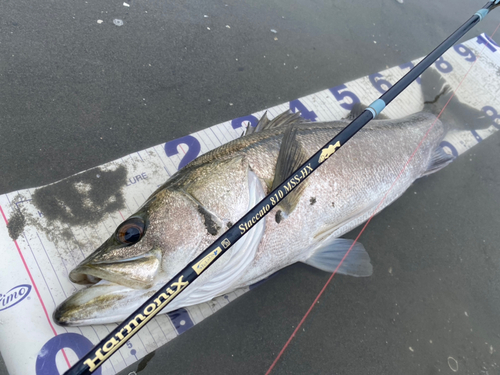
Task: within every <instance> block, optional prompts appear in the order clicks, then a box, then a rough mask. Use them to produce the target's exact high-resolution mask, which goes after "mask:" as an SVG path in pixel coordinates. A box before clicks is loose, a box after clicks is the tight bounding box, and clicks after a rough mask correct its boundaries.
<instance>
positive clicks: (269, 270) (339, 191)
mask: <svg viewBox="0 0 500 375" xmlns="http://www.w3.org/2000/svg"><path fill="white" fill-rule="evenodd" d="M362 109H363V108H362V107H361V106H359V105H357V106H355V108H354V110H353V113H352V116H355V115H356V114H357V113H359V111H361V110H362ZM474 111H475V110H474ZM476 112H477V111H476ZM348 123H349V120H348V119H346V120H341V121H333V122H323V123H315V122H307V121H306V120H304V119H302V118H301V117H300V115H299V114H293V113H290V112H287V113H284V114H282V115H280V116H278V117H276V118H274V119H273V120H271V121H269V120H268V119H267V117H266V115H264V116H263V118H262V119H261V120H260V122H259V124H258V125H257V127H256V128H251V129H249V130H248V131H247V134H246V135H245V136H243V137H241V138H239V139H236V140H234V141H232V142H229V143H227V144H225V145H223V146H221V147H219V148H217V149H215V150H212V151H210V152H208V153H206V154H204V155H202V156H200V157H199V158H197V159H196V160H194V161H193V162H191V163H190V164H188V165H187V166H186V167H184V168H183V169H181V170H180V171H178V172H177V173H176V174H175V175H173V176H172V177H171V178H170V179H169V180H168V181H167V182H166V183H165V184H164V185H163V186H161V187H160V188H159V189H158V190H157V191H156V192H154V193H153V194H152V195H151V197H149V198H148V200H147V201H146V202H145V203H144V205H143V206H142V207H141V208H140V209H139V210H138V211H137V212H136V213H135V214H133V215H132V216H131V217H129V218H128V219H127V220H125V221H124V222H123V223H122V224H120V225H119V226H118V228H117V229H116V231H115V233H113V234H112V236H111V237H110V238H109V239H108V240H107V241H106V242H105V243H104V244H102V246H100V247H99V248H98V249H97V250H96V251H95V252H94V253H92V254H91V255H90V256H88V257H87V258H86V259H85V260H84V261H82V263H80V264H79V265H78V266H77V267H76V268H75V269H74V270H72V271H71V273H70V278H71V280H72V281H73V282H75V283H80V284H93V285H91V286H89V287H87V288H85V289H81V290H80V291H78V292H76V293H75V294H74V295H72V296H71V297H69V298H68V299H67V300H66V301H64V302H63V303H62V304H61V305H60V306H58V307H57V309H56V310H55V312H54V314H53V317H54V320H55V322H56V323H57V324H59V325H63V326H64V325H70V326H78V325H89V324H104V323H112V322H120V321H122V320H124V319H125V318H126V317H127V316H128V315H130V314H131V313H132V312H133V311H134V310H135V309H137V308H138V307H139V306H140V305H141V304H142V303H143V302H144V301H146V299H148V298H149V297H151V296H152V295H153V294H154V292H156V291H157V290H158V289H159V288H160V287H162V286H163V285H164V284H165V283H167V282H168V281H169V280H170V279H171V278H172V277H173V276H174V275H176V274H177V273H178V272H179V271H180V270H182V269H183V268H184V267H185V266H186V265H187V264H188V263H189V262H190V261H191V260H193V259H194V258H195V257H196V256H197V255H199V254H200V253H201V252H202V251H203V250H205V248H207V247H208V246H209V245H210V244H211V243H212V242H213V241H214V240H215V239H217V238H218V237H219V236H221V235H222V234H223V233H224V232H225V231H226V230H227V229H228V228H229V227H231V226H232V225H233V223H236V222H237V221H238V220H239V219H240V218H241V217H242V216H243V215H244V214H245V213H246V212H248V211H249V210H250V209H251V208H252V207H253V206H254V205H255V204H256V203H257V202H259V201H260V200H261V199H262V198H264V197H265V196H266V195H267V194H268V193H269V192H270V191H271V190H272V189H273V187H275V186H277V185H278V184H280V183H281V182H282V181H284V179H285V178H286V177H288V175H290V174H291V173H292V172H293V171H294V170H295V169H296V168H297V167H298V166H300V165H301V164H302V163H303V162H304V161H305V160H307V159H308V158H309V157H310V156H311V155H312V154H313V153H315V152H316V151H317V150H319V149H321V148H322V147H323V146H324V145H325V144H326V143H327V142H328V141H330V140H331V139H332V138H333V137H334V136H335V135H336V134H337V133H338V132H339V131H341V130H342V129H343V128H344V127H345V126H346V125H347V124H348ZM433 123H434V126H433V127H432V128H431V125H432V124H433ZM430 128H431V130H430V131H429V129H430ZM428 131H429V132H428ZM427 132H428V134H427V136H426V137H425V139H424V140H423V141H422V143H421V144H420V147H419V148H418V149H417V146H418V145H419V143H420V142H421V140H422V138H423V137H424V135H425V134H426V133H427ZM445 132H446V129H445V125H443V123H442V122H441V121H440V120H437V119H436V117H435V115H433V114H432V113H428V112H419V113H415V114H412V115H410V116H408V117H405V118H402V119H397V120H391V119H380V120H373V121H371V122H370V123H369V124H367V125H366V126H365V127H364V128H363V129H362V130H361V131H360V132H359V133H358V134H356V135H355V136H354V137H353V138H352V139H351V140H350V141H349V142H347V143H346V144H345V145H344V146H343V147H342V148H341V149H339V150H337V151H336V152H335V155H333V156H331V157H329V158H328V159H327V160H325V162H324V163H323V164H322V166H321V167H320V168H318V169H317V170H316V171H315V172H314V173H312V174H311V175H310V176H309V177H308V179H307V180H306V181H305V182H304V183H302V184H301V185H300V186H299V187H298V188H297V189H295V190H294V191H293V192H292V193H290V194H289V195H288V196H287V197H286V198H285V199H284V200H283V201H282V202H280V204H279V205H277V206H276V207H275V208H273V209H272V210H271V211H270V212H269V214H268V215H267V216H266V217H265V219H263V220H260V221H259V222H258V223H257V224H256V225H254V226H253V227H252V228H251V229H248V230H247V229H245V228H244V227H243V228H240V229H241V230H244V231H245V232H246V234H245V236H243V238H241V239H240V240H239V241H238V242H237V243H236V244H234V245H233V246H232V247H231V248H230V249H229V250H228V251H227V253H225V254H224V255H223V256H222V257H221V258H220V259H219V260H217V261H216V262H214V264H213V265H212V266H211V267H210V268H209V269H208V270H207V271H206V272H205V273H204V274H202V275H201V276H200V277H199V278H198V279H197V280H196V281H194V282H193V283H192V284H191V285H189V286H188V287H187V288H186V289H185V290H184V291H183V292H182V293H181V294H180V295H179V296H177V298H176V299H175V300H173V301H172V302H171V303H170V304H169V305H168V306H167V307H166V308H165V309H164V310H163V311H162V313H165V312H168V311H172V310H175V309H178V308H180V307H184V306H190V305H194V304H198V303H201V302H206V301H209V300H211V299H213V298H214V297H216V296H218V295H222V294H224V293H228V292H230V291H232V290H234V289H236V288H239V287H243V286H247V285H251V284H253V283H256V282H258V281H260V280H262V279H264V278H266V277H268V276H269V275H271V274H273V273H274V272H276V271H278V270H279V269H281V268H283V267H286V266H288V265H290V264H293V263H295V262H304V263H307V264H309V265H311V266H314V267H317V268H319V269H321V270H324V271H328V272H332V271H333V270H335V269H336V268H337V266H338V264H339V262H340V260H341V259H342V258H343V256H344V254H345V252H346V251H347V249H348V248H349V247H350V246H351V244H352V240H347V239H342V238H340V237H341V236H342V235H343V234H345V233H347V232H348V231H350V230H352V229H353V228H355V227H357V226H358V225H360V224H361V223H363V222H364V221H366V220H367V219H368V218H369V217H370V216H372V215H373V214H375V213H377V212H379V211H380V210H382V209H383V208H384V207H386V206H387V205H389V204H390V203H392V202H393V201H394V200H396V199H397V198H398V197H400V196H401V195H402V194H403V193H404V192H405V190H406V189H408V187H409V186H410V185H411V184H412V183H413V182H414V181H415V180H416V179H418V178H420V177H422V176H425V175H427V174H430V173H433V172H435V171H438V170H439V169H441V168H443V167H444V166H446V165H447V164H448V163H450V162H451V161H452V160H453V158H452V157H451V156H450V155H448V154H446V153H445V152H444V151H443V150H442V149H441V148H440V147H439V144H440V142H441V140H442V139H443V137H444V135H445ZM415 149H417V150H416V151H415ZM414 151H415V153H414ZM413 153H414V155H413V158H412V159H411V161H410V162H409V164H408V165H407V166H406V168H405V170H404V171H403V172H402V173H401V170H402V168H403V166H404V165H405V163H406V162H407V161H408V159H410V156H412V154H413ZM400 173H401V174H400ZM398 176H399V178H398V179H397V181H396V183H395V184H394V185H393V183H394V181H395V180H396V178H397V177H398ZM391 186H392V189H390V188H391ZM388 191H389V193H388V194H387V196H386V198H385V200H384V201H383V203H382V204H381V205H379V203H380V202H381V200H382V198H383V197H384V196H385V195H386V193H387V192H388ZM337 272H338V273H341V274H345V275H352V276H369V275H371V274H372V265H371V263H370V258H369V256H368V254H367V252H366V251H365V249H364V247H363V245H362V244H360V243H356V244H355V246H354V247H353V249H352V251H351V253H350V254H349V256H348V257H347V258H346V259H345V261H344V262H343V263H342V265H341V267H340V268H339V270H338V271H337Z"/></svg>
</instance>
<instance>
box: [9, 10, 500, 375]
mask: <svg viewBox="0 0 500 375" xmlns="http://www.w3.org/2000/svg"><path fill="white" fill-rule="evenodd" d="M483 3H484V1H483V2H481V1H462V0H460V1H457V0H454V1H452V0H442V1H440V2H435V1H428V0H420V1H410V0H404V3H403V4H400V3H399V2H397V1H396V0H375V1H370V2H361V1H335V2H332V1H330V2H328V1H310V2H306V1H302V0H293V1H281V0H276V1H271V2H269V1H260V0H257V1H252V2H245V3H243V2H241V3H240V2H234V1H230V0H228V1H226V2H224V1H223V2H217V1H206V0H205V1H199V0H196V1H192V2H181V1H177V0H175V1H170V2H166V1H161V0H149V1H138V0H132V1H131V2H129V4H130V7H125V6H123V1H122V0H120V1H118V0H115V1H110V0H100V1H96V0H87V1H83V0H82V1H78V2H67V1H61V0H54V1H44V2H29V1H26V0H16V1H14V0H4V1H2V2H0V30H1V32H0V56H1V59H0V113H1V117H0V161H1V162H0V194H2V193H8V192H11V191H14V190H18V189H22V188H29V187H35V186H40V185H43V184H47V183H50V182H54V181H57V180H59V179H61V178H64V177H67V176H70V175H72V174H74V173H77V172H80V171H82V170H85V169H88V168H91V167H94V166H97V165H99V164H102V163H105V162H108V161H111V160H114V159H116V158H119V157H121V156H123V155H127V154H129V153H131V152H134V151H137V150H141V149H144V148H147V147H150V146H153V145H156V144H159V143H161V142H166V141H169V140H172V139H175V138H178V137H180V136H183V135H186V134H189V133H192V132H194V131H197V130H200V129H203V128H206V127H208V126H211V125H213V124H217V123H220V122H222V121H226V120H229V119H232V118H236V117H240V116H244V115H247V114H250V113H252V112H255V111H257V110H260V109H263V108H267V107H270V106H273V105H276V104H279V103H283V102H286V101H288V100H292V99H295V98H298V97H301V96H304V95H307V94H310V93H314V92H316V91H319V90H322V89H325V88H328V87H334V86H336V85H339V84H342V83H344V82H347V81H349V80H352V79H355V78H358V77H361V76H365V75H368V74H371V73H375V72H378V71H380V70H382V69H385V68H386V66H389V67H391V66H395V65H400V64H402V63H406V62H408V61H410V60H412V59H414V58H417V57H420V56H423V55H425V54H427V53H428V52H430V51H431V50H432V49H433V48H434V47H435V46H436V45H437V44H439V43H440V42H441V41H442V40H443V39H444V38H446V37H447V36H448V35H449V34H450V33H451V32H452V31H454V30H455V29H456V28H457V27H458V26H459V25H460V24H462V23H463V22H464V21H465V20H466V19H468V18H469V17H470V15H471V14H473V13H474V12H475V11H476V10H478V9H479V8H480V7H482V5H483ZM496 12H498V10H497V11H495V12H493V13H492V14H491V15H489V16H488V17H487V18H486V19H485V20H484V21H483V22H482V23H481V24H479V25H478V26H477V27H476V28H474V29H473V30H472V31H471V32H470V33H469V34H468V35H467V36H466V37H465V39H469V38H471V37H473V36H475V35H478V34H480V33H482V32H487V33H491V32H492V31H493V30H494V28H495V27H496V26H497V24H498V22H499V21H500V13H496ZM204 15H208V16H209V17H208V18H206V17H204ZM114 19H120V20H122V21H123V25H121V26H117V25H115V24H114V23H113V20H114ZM97 20H102V21H103V22H102V23H100V24H99V23H98V22H97ZM226 25H229V26H230V28H227V27H226ZM207 28H210V30H208V29H207ZM271 29H275V30H276V31H277V33H276V34H275V33H272V32H271V31H270V30H271ZM275 38H277V40H275ZM374 41H376V42H377V43H374ZM285 64H286V65H285ZM295 67H298V68H295ZM492 79H498V78H497V77H492ZM486 104H487V103H485V105H486ZM499 146H500V138H499V137H498V136H496V135H494V136H492V137H490V138H488V139H487V140H485V141H484V142H482V143H481V144H480V145H479V146H477V147H475V148H473V149H472V150H471V151H470V152H469V153H467V154H466V155H463V156H462V157H460V158H459V159H458V160H457V161H455V162H454V163H452V164H451V165H450V166H448V167H447V168H445V169H444V170H442V171H440V172H439V173H437V174H435V175H432V176H430V177H428V178H425V179H422V180H419V181H418V182H416V183H415V184H414V185H413V186H412V187H411V188H410V189H409V191H408V192H407V193H406V194H405V195H404V196H403V197H402V198H400V199H399V200H398V201H396V202H395V203H394V204H392V205H391V206H390V207H388V208H387V209H385V210H384V212H382V213H381V214H379V215H378V216H377V217H376V218H375V219H374V220H373V221H372V222H371V223H370V225H369V227H368V229H367V230H366V231H365V232H364V234H363V235H362V237H361V239H360V241H361V242H362V243H363V244H364V245H365V247H366V249H367V250H368V252H369V253H370V255H371V258H372V263H373V265H374V274H373V276H372V277H370V278H364V279H356V278H352V277H344V276H335V278H334V280H333V282H332V284H330V286H329V287H328V289H327V290H326V292H325V294H324V295H323V297H322V298H321V299H320V301H319V303H318V304H317V306H316V307H315V308H314V310H313V311H312V313H311V315H310V316H309V318H308V320H307V321H306V322H305V324H304V326H303V329H301V331H300V332H299V333H298V335H297V336H296V337H295V339H294V340H293V341H292V343H291V345H290V346H289V348H288V349H287V351H286V352H285V354H284V356H283V357H282V359H281V360H280V361H279V363H278V364H277V366H276V367H275V369H274V371H273V374H361V373H363V374H401V373H405V374H447V373H449V374H451V373H453V371H452V370H451V368H450V367H449V364H448V361H451V360H449V359H448V358H449V357H453V358H454V359H455V360H456V361H457V363H458V373H461V374H497V373H500V369H499V367H500V355H499V351H500V325H499V324H498V323H499V322H498V316H500V315H499V313H500V293H499V289H500V283H499V279H498V268H499V265H500V256H499V255H498V251H497V249H498V243H499V242H500V233H499V231H498V227H499V224H500V220H499V215H498V212H499V211H500V200H499V199H498V197H499V196H500V166H499V164H498V163H497V162H496V161H497V160H498V150H499ZM358 232H359V229H357V230H355V231H353V232H352V233H350V234H349V235H348V236H346V237H350V238H354V236H355V235H356V234H357V233H358ZM328 277H329V275H328V274H325V273H323V272H321V271H318V270H316V269H313V268H311V267H308V266H306V265H302V264H297V265H293V266H291V267H288V268H286V269H285V270H283V271H282V272H281V273H280V274H279V275H278V276H276V277H274V278H272V279H271V280H269V281H267V282H266V283H264V284H263V285H261V286H260V287H258V288H256V289H254V290H252V291H251V292H249V293H247V294H245V295H244V296H242V297H241V298H239V299H237V300H236V301H234V302H233V303H231V304H230V305H228V306H227V307H225V308H224V309H222V310H221V311H219V312H217V313H216V314H214V315H213V316H211V317H209V318H207V319H206V320H205V321H203V322H202V323H200V324H199V325H197V326H195V327H194V328H192V329H191V330H189V331H188V332H186V333H184V334H183V335H182V336H180V337H178V338H176V339H175V340H173V341H172V342H170V343H169V344H167V345H165V346H164V347H162V348H161V349H159V350H157V351H156V353H155V355H154V356H153V357H151V356H150V357H149V358H148V360H144V361H142V362H140V363H137V364H135V365H132V366H131V367H130V368H128V369H126V370H124V371H123V372H122V373H123V374H129V373H130V372H131V371H138V372H139V371H140V373H141V374H144V375H146V374H185V373H189V374H234V373H238V374H263V373H265V371H266V370H267V369H268V367H269V366H270V365H271V363H272V362H273V360H274V358H275V357H276V355H277V353H278V352H279V351H280V350H281V348H282V347H283V345H284V344H285V342H286V340H287V339H288V337H289V336H290V334H291V333H292V331H293V329H294V327H296V326H297V324H298V322H299V321H300V319H301V318H302V316H303V315H304V314H305V312H306V311H307V309H308V307H309V305H310V304H311V302H312V301H313V300H314V298H315V296H316V295H317V293H318V292H319V290H320V289H321V287H322V286H323V285H324V283H325V282H326V280H327V279H328ZM4 324H5V322H4ZM452 365H454V363H453V362H452ZM0 374H2V375H3V374H6V370H5V367H4V366H3V367H2V369H0Z"/></svg>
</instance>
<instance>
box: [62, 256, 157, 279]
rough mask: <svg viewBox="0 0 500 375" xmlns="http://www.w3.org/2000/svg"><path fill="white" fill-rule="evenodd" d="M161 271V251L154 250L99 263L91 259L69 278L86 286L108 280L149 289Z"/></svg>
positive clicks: (81, 264) (80, 265)
mask: <svg viewBox="0 0 500 375" xmlns="http://www.w3.org/2000/svg"><path fill="white" fill-rule="evenodd" d="M160 269H161V250H160V249H153V250H151V251H149V252H147V253H145V254H143V255H140V256H136V257H133V258H128V259H119V260H113V261H100V262H99V261H96V260H95V258H93V257H89V258H87V259H86V260H84V261H83V262H82V263H80V264H79V265H78V266H77V267H76V268H75V269H73V270H72V271H71V272H70V274H69V278H70V279H71V281H73V282H74V283H77V284H84V285H85V284H87V285H88V284H97V283H98V282H100V281H101V280H106V281H109V282H112V283H115V284H119V285H122V286H126V287H128V288H132V289H148V288H150V287H151V286H153V283H154V280H155V277H156V275H157V274H158V272H159V271H160Z"/></svg>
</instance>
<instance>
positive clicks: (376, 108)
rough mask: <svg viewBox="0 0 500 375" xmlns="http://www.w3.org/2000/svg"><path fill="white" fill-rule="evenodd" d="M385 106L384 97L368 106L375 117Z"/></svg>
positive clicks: (368, 109)
mask: <svg viewBox="0 0 500 375" xmlns="http://www.w3.org/2000/svg"><path fill="white" fill-rule="evenodd" d="M499 1H500V0H499ZM384 108H385V102H384V101H383V100H382V99H377V100H375V101H374V102H373V103H372V104H370V106H369V107H368V108H366V110H367V111H370V112H371V113H372V115H373V118H375V117H377V116H378V115H379V114H380V112H382V111H383V110H384Z"/></svg>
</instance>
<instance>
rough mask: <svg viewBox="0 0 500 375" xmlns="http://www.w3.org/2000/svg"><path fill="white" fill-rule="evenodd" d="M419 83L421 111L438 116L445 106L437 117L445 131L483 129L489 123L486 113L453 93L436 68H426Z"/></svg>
mask: <svg viewBox="0 0 500 375" xmlns="http://www.w3.org/2000/svg"><path fill="white" fill-rule="evenodd" d="M421 83H422V86H421V87H422V93H423V97H424V108H423V111H424V112H430V113H432V114H433V115H435V116H438V115H439V114H440V113H441V111H442V109H443V107H444V106H446V109H445V110H444V111H443V113H442V114H441V115H440V117H439V119H440V120H441V121H442V122H443V125H444V126H445V128H446V130H447V131H449V130H476V129H485V128H488V127H489V126H490V125H491V119H490V118H489V117H488V116H486V113H484V112H482V111H480V110H479V109H476V108H473V107H471V106H469V105H468V104H465V103H464V102H463V101H461V100H460V99H459V97H458V96H457V95H453V91H452V89H451V87H450V86H449V85H448V84H447V83H446V80H445V79H444V78H443V76H442V75H441V74H440V73H439V72H438V71H437V70H436V69H433V68H430V69H427V71H426V72H425V73H424V74H423V75H422V81H421ZM450 98H451V100H450ZM448 101H449V103H448ZM446 103H448V104H446Z"/></svg>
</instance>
